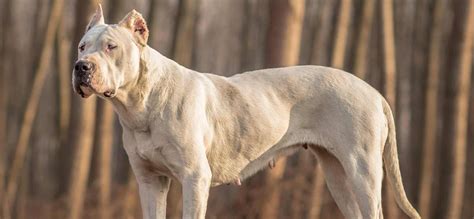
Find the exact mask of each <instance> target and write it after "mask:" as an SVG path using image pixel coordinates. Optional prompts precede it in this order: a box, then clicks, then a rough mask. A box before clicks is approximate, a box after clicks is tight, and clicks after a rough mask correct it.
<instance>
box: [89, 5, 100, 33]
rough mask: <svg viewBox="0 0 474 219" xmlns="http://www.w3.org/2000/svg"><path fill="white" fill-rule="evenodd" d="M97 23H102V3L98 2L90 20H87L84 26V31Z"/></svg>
mask: <svg viewBox="0 0 474 219" xmlns="http://www.w3.org/2000/svg"><path fill="white" fill-rule="evenodd" d="M98 24H104V13H103V12H102V5H100V4H99V6H98V7H97V9H96V10H95V14H94V15H93V16H92V18H91V20H90V21H89V24H88V25H87V27H86V32H87V31H89V30H90V29H91V28H92V27H94V26H95V25H98Z"/></svg>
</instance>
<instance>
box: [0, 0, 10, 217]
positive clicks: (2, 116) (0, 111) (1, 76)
mask: <svg viewBox="0 0 474 219" xmlns="http://www.w3.org/2000/svg"><path fill="white" fill-rule="evenodd" d="M10 4H11V1H10V0H8V1H5V2H3V5H2V6H3V9H2V15H0V16H1V17H2V21H1V22H0V25H1V28H5V27H6V26H7V25H8V21H9V20H10V18H9V17H10V13H9V8H10ZM7 33H8V32H7V31H2V32H1V33H0V35H1V37H2V38H1V40H0V43H1V48H0V63H1V64H2V66H1V73H0V81H1V84H0V85H1V86H2V90H1V91H0V92H1V93H0V151H2V152H6V151H7V112H8V92H9V87H10V86H9V83H8V76H7V72H9V71H8V69H7V67H6V66H8V58H7V57H8V49H7V48H8V46H7V41H6V38H7ZM5 154H6V153H2V154H1V155H0V197H3V193H4V188H3V187H4V183H5V175H6V173H5V171H6V163H5V162H6V155H5ZM2 201H3V198H0V206H3V202H2ZM1 213H2V210H1V209H0V215H2V214H1Z"/></svg>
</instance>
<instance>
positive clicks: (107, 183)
mask: <svg viewBox="0 0 474 219" xmlns="http://www.w3.org/2000/svg"><path fill="white" fill-rule="evenodd" d="M100 107H101V115H102V116H101V117H100V119H99V130H98V132H97V133H98V136H100V138H99V139H98V141H99V147H100V149H99V150H100V152H99V156H100V158H99V160H100V161H99V208H100V218H104V219H107V218H110V216H111V215H110V208H109V206H110V187H111V186H112V184H111V173H112V144H113V137H114V130H113V128H114V121H115V116H114V115H115V114H114V110H113V107H112V104H111V103H109V102H108V101H103V102H102V105H101V106H100Z"/></svg>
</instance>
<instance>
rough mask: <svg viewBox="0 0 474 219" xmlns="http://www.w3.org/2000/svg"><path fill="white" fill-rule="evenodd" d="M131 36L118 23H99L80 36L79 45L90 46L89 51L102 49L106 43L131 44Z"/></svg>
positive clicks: (124, 45) (125, 45)
mask: <svg viewBox="0 0 474 219" xmlns="http://www.w3.org/2000/svg"><path fill="white" fill-rule="evenodd" d="M131 42H133V40H132V36H131V34H130V33H129V31H127V30H126V29H125V28H123V27H120V26H118V25H115V24H114V25H107V24H101V25H96V26H94V27H92V28H91V29H89V30H88V31H87V32H86V33H85V34H84V36H83V37H82V39H81V41H80V43H79V45H80V46H81V45H85V46H86V47H88V48H91V49H90V50H89V51H96V50H100V49H102V47H103V45H104V44H106V43H114V44H116V45H119V46H123V47H129V46H131Z"/></svg>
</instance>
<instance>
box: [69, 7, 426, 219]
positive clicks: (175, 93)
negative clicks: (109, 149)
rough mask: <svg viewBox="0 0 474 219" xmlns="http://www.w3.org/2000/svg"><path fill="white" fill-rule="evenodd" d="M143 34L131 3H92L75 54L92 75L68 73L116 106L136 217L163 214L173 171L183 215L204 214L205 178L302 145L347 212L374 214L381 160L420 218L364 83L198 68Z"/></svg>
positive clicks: (337, 73) (238, 172)
mask: <svg viewBox="0 0 474 219" xmlns="http://www.w3.org/2000/svg"><path fill="white" fill-rule="evenodd" d="M147 37H148V29H147V28H146V24H145V21H144V20H143V18H142V16H141V15H140V14H139V13H137V12H136V11H132V12H130V13H129V14H128V15H127V16H126V17H125V18H124V19H123V20H122V21H121V22H120V23H119V24H118V25H106V24H104V22H103V15H102V9H101V8H99V9H98V10H97V12H96V14H95V15H94V17H93V19H92V20H91V22H90V24H89V25H88V30H87V32H86V34H85V35H84V37H83V39H82V40H81V43H80V45H83V46H84V47H83V48H81V50H80V52H79V60H83V61H84V60H85V61H90V62H93V63H95V65H96V66H97V69H96V70H95V72H94V73H93V75H92V77H93V82H92V83H91V84H90V86H82V85H81V86H79V84H78V82H77V81H78V79H77V76H76V74H73V84H74V88H75V90H76V92H79V93H80V92H82V95H83V96H84V97H87V96H89V95H91V94H96V95H98V96H100V97H102V98H104V99H106V100H108V101H111V102H112V103H113V105H114V108H115V111H116V112H117V114H118V115H119V118H120V123H121V125H122V127H123V141H124V147H125V149H126V152H127V154H128V156H129V159H130V164H131V166H132V168H133V171H134V173H135V176H136V178H137V181H138V184H139V191H140V199H141V204H142V209H143V216H144V218H165V216H166V213H165V212H166V195H167V192H168V188H169V183H170V179H171V178H173V179H176V180H177V181H179V182H181V184H182V185H183V200H184V201H183V204H184V207H183V218H204V216H205V212H206V206H207V198H208V193H209V188H210V187H211V186H217V185H220V184H223V183H235V184H240V182H241V180H244V179H245V178H247V177H249V176H251V175H252V174H254V173H256V172H257V171H258V170H260V169H262V168H265V167H267V166H272V165H274V163H273V162H274V159H276V158H278V157H279V156H283V155H287V154H289V153H292V152H294V151H296V150H298V149H303V147H302V146H304V147H307V148H308V149H309V150H308V151H311V152H313V153H314V154H315V155H316V157H317V158H318V161H319V162H320V163H321V165H322V167H323V170H324V172H325V175H326V182H327V184H328V187H329V189H330V191H331V194H332V195H333V197H334V199H335V200H336V202H337V205H338V206H339V208H340V209H341V211H342V213H343V214H344V215H345V217H346V218H382V217H383V215H382V206H381V188H382V177H383V163H384V164H385V168H386V171H387V175H388V180H389V182H390V184H391V187H392V189H394V193H395V194H396V198H397V201H398V203H399V205H400V207H401V208H402V209H403V210H404V211H405V212H406V213H407V214H408V215H409V216H410V217H411V218H419V215H418V213H417V212H416V210H415V209H414V208H413V207H412V206H411V205H410V203H409V201H408V200H407V198H406V195H405V192H404V190H403V184H402V181H401V177H400V170H399V164H398V157H397V149H396V141H395V128H394V123H393V116H392V113H391V110H390V107H389V106H388V104H387V102H386V101H385V100H384V98H383V97H382V96H381V95H380V94H379V93H378V92H377V91H376V90H375V89H373V88H372V87H371V86H369V85H368V84H367V83H365V82H364V81H362V80H360V79H358V78H356V77H355V76H353V75H351V74H349V73H346V72H343V71H341V70H337V69H333V68H328V67H321V66H295V67H287V68H275V69H264V70H258V71H252V72H245V73H242V74H237V75H235V76H232V77H229V78H227V77H221V76H217V75H213V74H206V73H198V72H196V71H193V70H190V69H187V68H185V67H183V66H181V65H179V64H177V63H176V62H174V61H172V60H170V59H168V58H166V57H164V56H162V55H161V54H159V53H158V52H157V51H155V50H154V49H152V48H150V47H148V46H147V45H146V40H147ZM111 43H112V44H113V45H115V46H117V48H113V49H110V48H111V47H110V48H109V47H107V46H108V45H109V44H111ZM106 91H110V93H112V94H113V95H110V93H109V95H104V92H106ZM383 161H384V162H383Z"/></svg>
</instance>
